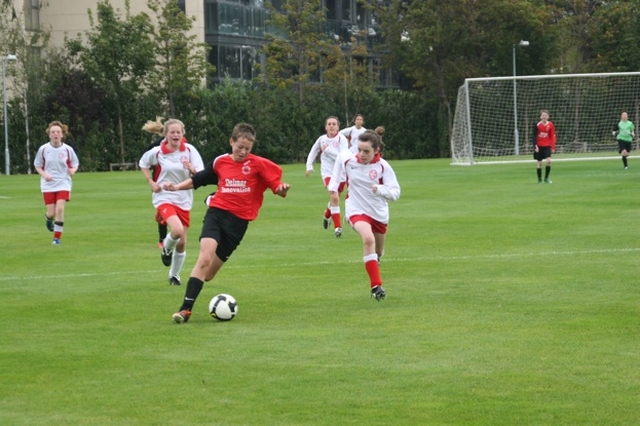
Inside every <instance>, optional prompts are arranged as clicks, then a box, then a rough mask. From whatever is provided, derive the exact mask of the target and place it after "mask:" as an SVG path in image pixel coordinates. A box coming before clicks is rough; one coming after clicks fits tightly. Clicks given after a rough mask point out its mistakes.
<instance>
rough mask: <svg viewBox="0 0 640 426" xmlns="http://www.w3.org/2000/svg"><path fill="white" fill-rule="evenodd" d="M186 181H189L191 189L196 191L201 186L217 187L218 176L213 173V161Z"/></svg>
mask: <svg viewBox="0 0 640 426" xmlns="http://www.w3.org/2000/svg"><path fill="white" fill-rule="evenodd" d="M187 180H191V183H192V185H193V186H192V188H193V189H198V188H200V187H201V186H207V185H217V184H218V175H217V174H216V173H215V172H214V171H213V161H211V162H209V164H207V165H206V166H205V168H204V169H202V170H200V171H199V172H197V173H196V174H194V175H193V176H191V179H187ZM184 189H191V188H184Z"/></svg>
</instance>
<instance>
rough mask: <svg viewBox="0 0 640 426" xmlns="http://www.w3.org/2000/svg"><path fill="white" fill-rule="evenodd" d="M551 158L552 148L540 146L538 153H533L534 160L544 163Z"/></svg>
mask: <svg viewBox="0 0 640 426" xmlns="http://www.w3.org/2000/svg"><path fill="white" fill-rule="evenodd" d="M549 157H551V147H550V146H539V147H538V152H535V151H533V159H534V160H538V161H542V160H546V159H547V158H549Z"/></svg>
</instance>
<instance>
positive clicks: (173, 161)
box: [138, 141, 204, 210]
mask: <svg viewBox="0 0 640 426" xmlns="http://www.w3.org/2000/svg"><path fill="white" fill-rule="evenodd" d="M186 161H188V162H190V163H191V165H192V166H193V168H194V169H195V170H196V172H199V171H200V170H202V169H204V164H203V163H202V157H200V153H199V152H198V150H197V149H196V148H195V147H194V146H193V145H191V144H190V143H187V142H184V141H183V142H182V143H181V144H180V148H179V149H178V150H177V151H171V150H170V149H168V148H167V142H166V141H163V142H162V143H161V144H160V146H156V147H154V148H151V149H150V150H149V151H147V152H145V153H144V154H143V155H142V158H140V162H139V163H138V165H139V166H140V167H141V168H146V169H148V168H151V167H156V170H159V173H158V175H157V176H158V178H157V180H156V182H157V183H158V185H160V188H162V185H163V184H164V183H165V182H171V183H180V182H182V181H183V180H185V179H188V178H190V177H191V173H190V172H189V169H188V168H187V166H185V164H184V163H185V162H186ZM152 203H153V207H156V208H158V206H159V205H161V204H165V203H169V204H173V205H174V206H177V207H180V208H181V209H183V210H191V207H192V206H193V189H186V190H183V191H165V190H164V189H161V190H160V192H154V193H153V195H152Z"/></svg>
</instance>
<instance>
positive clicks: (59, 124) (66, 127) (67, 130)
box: [46, 120, 69, 136]
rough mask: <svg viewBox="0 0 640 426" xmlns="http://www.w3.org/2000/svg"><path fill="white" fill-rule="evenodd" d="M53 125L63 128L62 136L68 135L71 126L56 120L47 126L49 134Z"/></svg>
mask: <svg viewBox="0 0 640 426" xmlns="http://www.w3.org/2000/svg"><path fill="white" fill-rule="evenodd" d="M53 126H58V127H60V129H62V136H67V135H68V134H69V126H67V125H66V124H63V123H62V122H61V121H58V120H54V121H52V122H51V123H49V125H48V126H47V130H46V132H47V135H48V134H49V130H51V128H52V127H53Z"/></svg>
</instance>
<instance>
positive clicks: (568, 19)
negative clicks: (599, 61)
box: [545, 0, 617, 74]
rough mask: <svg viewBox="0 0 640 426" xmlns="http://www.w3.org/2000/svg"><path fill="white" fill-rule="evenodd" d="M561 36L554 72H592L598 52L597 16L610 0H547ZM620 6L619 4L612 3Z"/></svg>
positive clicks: (554, 24) (556, 28)
mask: <svg viewBox="0 0 640 426" xmlns="http://www.w3.org/2000/svg"><path fill="white" fill-rule="evenodd" d="M545 3H546V4H547V5H548V8H549V10H550V12H551V14H552V16H553V24H552V25H553V27H554V28H555V31H556V32H557V33H558V35H559V37H558V38H557V50H556V52H555V53H556V55H555V58H554V61H553V63H552V66H553V70H554V71H555V72H562V73H570V74H575V73H584V72H589V71H591V70H592V69H593V60H594V58H595V56H596V53H595V52H594V50H593V42H594V41H596V40H597V32H595V33H594V31H593V29H594V24H596V22H595V19H596V18H595V16H596V14H597V11H598V10H599V9H600V8H601V7H602V6H603V5H605V4H606V3H610V2H609V1H607V0H545ZM613 3H617V2H615V1H614V2H613Z"/></svg>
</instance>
